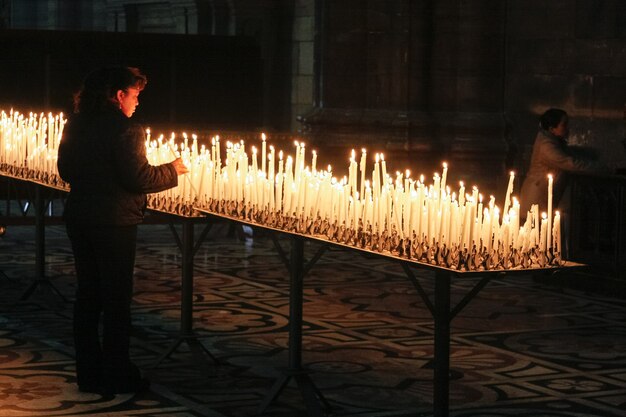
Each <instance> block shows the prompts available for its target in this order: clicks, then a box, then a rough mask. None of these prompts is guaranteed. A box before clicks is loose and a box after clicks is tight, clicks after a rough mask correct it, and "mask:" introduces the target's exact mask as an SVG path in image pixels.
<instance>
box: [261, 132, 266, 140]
mask: <svg viewBox="0 0 626 417" xmlns="http://www.w3.org/2000/svg"><path fill="white" fill-rule="evenodd" d="M261 139H262V140H263V142H265V133H261Z"/></svg>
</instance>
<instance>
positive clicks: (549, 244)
mask: <svg viewBox="0 0 626 417" xmlns="http://www.w3.org/2000/svg"><path fill="white" fill-rule="evenodd" d="M552 183H553V179H552V174H548V224H547V226H546V227H547V228H548V232H547V233H546V250H548V249H551V248H552V233H551V232H552Z"/></svg>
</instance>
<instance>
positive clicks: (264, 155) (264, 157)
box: [261, 133, 267, 175]
mask: <svg viewBox="0 0 626 417" xmlns="http://www.w3.org/2000/svg"><path fill="white" fill-rule="evenodd" d="M261 140H262V141H263V143H262V144H261V171H263V174H265V175H267V170H266V167H265V164H266V163H267V145H266V143H265V133H261Z"/></svg>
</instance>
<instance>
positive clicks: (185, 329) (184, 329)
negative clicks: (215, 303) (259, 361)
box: [153, 219, 218, 366]
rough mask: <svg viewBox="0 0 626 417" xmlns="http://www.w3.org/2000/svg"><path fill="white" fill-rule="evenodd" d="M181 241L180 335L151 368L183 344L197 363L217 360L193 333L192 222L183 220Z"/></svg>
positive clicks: (206, 229)
mask: <svg viewBox="0 0 626 417" xmlns="http://www.w3.org/2000/svg"><path fill="white" fill-rule="evenodd" d="M182 227H183V232H182V240H177V241H179V246H180V250H181V253H182V281H181V301H180V302H181V308H180V333H179V335H178V337H177V338H176V340H175V341H174V343H172V345H171V346H170V347H169V348H168V349H167V351H166V352H165V353H163V354H162V355H161V357H160V358H159V359H158V360H157V362H156V363H155V364H154V365H153V366H157V365H159V364H160V363H161V362H163V361H164V360H165V359H166V358H168V357H169V356H170V355H171V354H172V353H174V352H175V351H176V349H177V348H178V347H179V346H180V345H181V343H183V342H185V343H187V345H188V346H189V350H190V351H191V353H192V355H193V357H194V359H195V360H196V361H197V362H198V363H202V362H204V359H205V358H204V354H206V355H207V356H209V357H210V358H211V359H212V360H213V361H214V362H215V363H218V360H217V359H216V358H215V356H213V354H212V353H211V352H210V351H209V350H208V349H207V348H206V347H205V346H204V345H203V344H202V343H201V342H200V341H199V340H198V337H197V336H196V334H195V333H194V331H193V258H194V255H195V252H196V250H197V246H195V245H194V236H193V235H194V222H193V221H192V220H187V219H185V220H183V222H182ZM209 230H210V224H209V225H207V227H206V228H205V230H204V231H203V233H202V236H201V237H200V239H199V240H198V245H199V244H200V243H202V240H204V237H205V236H206V234H207V233H208V231H209Z"/></svg>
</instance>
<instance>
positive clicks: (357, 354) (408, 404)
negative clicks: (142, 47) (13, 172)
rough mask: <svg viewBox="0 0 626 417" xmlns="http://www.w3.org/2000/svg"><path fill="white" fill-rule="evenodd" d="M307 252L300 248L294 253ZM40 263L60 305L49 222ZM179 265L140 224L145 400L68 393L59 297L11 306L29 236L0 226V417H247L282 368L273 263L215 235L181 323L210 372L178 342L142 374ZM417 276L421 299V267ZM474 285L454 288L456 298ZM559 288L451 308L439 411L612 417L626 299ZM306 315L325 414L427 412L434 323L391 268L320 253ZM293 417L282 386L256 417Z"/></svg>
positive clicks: (549, 285)
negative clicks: (206, 353)
mask: <svg viewBox="0 0 626 417" xmlns="http://www.w3.org/2000/svg"><path fill="white" fill-rule="evenodd" d="M201 227H202V226H201V225H198V226H196V228H197V229H196V236H198V235H199V234H200V229H201ZM281 244H282V245H283V247H284V248H285V249H288V246H289V243H288V241H281ZM317 248H318V246H317V244H315V243H310V244H309V243H308V244H307V245H306V247H305V251H306V253H307V256H308V257H311V256H312V254H313V253H315V252H316V251H317ZM46 261H47V266H46V273H47V275H48V277H50V279H51V282H52V283H53V284H54V286H55V287H56V288H58V289H59V290H60V291H61V292H62V293H63V294H64V295H65V296H66V297H68V298H70V299H71V298H72V295H73V291H74V282H73V277H72V275H73V265H72V256H71V252H70V249H69V246H68V241H67V238H66V236H65V231H64V228H63V227H62V226H50V227H48V228H47V229H46ZM180 261H181V258H180V253H179V251H178V249H177V247H176V245H175V242H174V239H173V237H172V234H171V231H170V230H169V228H168V227H167V226H166V225H143V226H141V227H140V236H139V243H138V256H137V265H136V284H135V298H134V307H133V308H134V325H135V333H134V338H133V341H132V346H133V357H134V360H135V361H136V362H137V363H138V364H139V365H140V366H141V367H142V368H144V370H145V373H146V374H147V375H148V376H149V377H150V378H151V380H152V381H153V386H152V388H151V391H150V392H149V393H147V394H143V395H140V396H132V395H118V396H109V397H103V396H100V395H96V394H81V393H79V392H78V391H77V389H76V386H75V384H74V375H73V351H72V346H71V304H70V303H64V302H63V301H62V300H61V298H60V297H58V296H57V295H56V294H55V293H54V292H52V291H51V290H50V288H48V287H47V286H40V287H38V289H37V290H36V291H35V292H34V294H33V295H32V296H31V297H30V298H29V299H28V300H26V301H23V302H19V298H20V295H21V294H23V292H24V291H25V290H26V288H27V287H28V285H29V284H30V283H31V281H32V279H33V275H34V273H35V266H34V228H33V227H30V226H11V227H9V229H8V231H7V234H6V235H5V236H3V237H1V238H0V271H1V273H0V289H1V291H0V416H3V417H4V416H86V415H89V416H96V417H105V416H106V417H112V416H116V417H117V416H151V417H157V416H159V417H164V416H172V417H188V416H217V417H219V416H232V417H244V416H253V415H257V408H258V406H259V404H260V403H261V402H262V400H263V398H264V397H265V395H266V394H267V393H268V392H269V389H270V387H271V386H272V384H273V382H274V381H275V380H276V378H277V377H278V376H279V375H280V370H279V368H281V367H284V366H286V364H287V360H288V357H287V349H286V348H287V341H288V340H287V331H286V330H287V327H286V326H287V323H288V320H287V319H288V302H287V296H288V278H287V272H286V269H285V266H284V264H283V262H282V260H281V258H280V257H279V256H278V255H277V252H276V250H275V248H274V245H273V243H272V241H271V239H269V237H268V236H266V235H263V233H256V234H254V236H252V234H251V233H248V234H247V235H246V238H245V239H243V240H242V239H239V238H237V236H236V235H232V234H229V230H228V227H227V226H226V225H218V226H216V227H214V228H213V230H212V231H211V233H210V234H209V236H208V239H207V240H206V241H205V242H204V243H203V244H202V246H201V247H200V249H199V250H198V252H197V254H196V257H195V269H194V274H195V285H194V289H193V293H194V300H195V308H194V328H195V331H196V334H197V335H198V337H199V340H201V342H202V343H203V344H204V346H206V347H207V348H208V349H209V350H210V352H211V353H212V354H213V355H214V356H215V357H217V358H218V360H219V365H216V364H214V363H212V362H211V361H210V360H209V359H207V360H198V358H197V357H196V356H194V355H193V354H192V352H190V350H189V348H188V346H187V345H186V344H185V343H183V344H182V345H181V346H180V347H179V348H178V349H177V350H176V351H175V352H174V354H173V355H171V356H170V357H169V358H167V359H166V360H165V361H163V362H162V363H161V364H160V365H159V366H156V367H154V366H153V365H154V364H155V362H156V360H157V359H158V358H159V356H160V355H161V354H162V353H163V352H165V351H166V350H167V349H168V348H169V347H170V346H171V344H172V343H173V342H174V341H175V340H176V338H177V335H178V333H177V332H178V329H179V320H180V308H179V306H180ZM415 273H416V275H417V276H418V278H419V279H420V280H421V282H422V283H423V285H424V287H425V289H426V291H427V292H429V293H431V292H432V279H433V276H432V275H433V274H432V273H431V272H427V271H419V270H416V271H415ZM567 278H568V277H567V276H564V277H563V276H562V277H561V278H560V281H567ZM473 284H475V281H473V280H462V281H458V282H454V283H453V285H454V288H453V300H456V301H458V300H459V299H460V297H461V296H462V295H463V294H465V293H466V292H467V291H469V289H470V288H471V286H472V285H473ZM568 288H569V287H568V286H565V287H563V286H562V285H555V284H554V283H553V282H552V281H550V280H548V281H540V282H535V281H534V280H533V279H532V278H531V277H530V276H526V275H522V276H516V277H514V278H504V279H501V280H497V281H494V282H492V283H490V284H489V285H488V286H487V287H486V288H485V289H483V291H482V292H481V293H480V294H479V295H478V297H477V298H476V299H475V300H474V301H473V302H472V303H470V304H469V305H468V306H467V308H466V309H465V310H463V312H462V313H461V314H460V315H459V316H458V317H457V318H456V319H455V320H454V321H453V322H452V349H451V366H452V369H453V373H452V375H453V377H454V380H453V381H452V384H451V394H450V399H451V415H453V416H457V417H460V416H463V417H469V416H493V417H495V416H528V417H530V416H532V417H539V416H545V417H548V416H549V417H574V416H587V417H589V416H597V417H600V416H602V417H610V416H624V409H626V303H625V302H624V300H623V299H616V298H610V297H608V296H601V295H598V294H597V293H586V292H582V291H578V290H573V289H568ZM304 322H305V323H304V338H303V361H304V363H305V365H307V366H308V367H309V368H310V369H311V370H312V371H313V372H312V373H311V378H312V380H313V381H314V382H315V384H316V385H317V386H318V388H319V389H320V390H321V391H322V392H323V394H324V395H325V397H326V399H327V400H328V402H329V403H330V404H331V406H332V410H333V411H332V412H333V415H337V416H344V415H351V416H360V417H374V416H376V417H382V416H409V415H410V416H428V415H432V405H431V401H432V399H431V398H432V390H433V388H432V376H433V371H432V368H431V367H430V362H429V359H430V358H431V355H432V351H433V340H432V339H433V338H432V335H433V326H432V320H431V318H430V313H429V312H428V310H427V309H426V308H425V307H424V305H423V302H422V301H421V299H420V298H419V297H418V295H417V294H416V291H415V289H414V288H413V286H412V285H411V284H410V282H409V280H408V279H407V278H406V276H405V275H404V273H403V272H402V269H401V268H400V267H399V266H398V265H397V264H394V263H392V262H390V261H388V260H385V259H382V258H376V257H366V256H363V255H361V254H358V253H355V252H350V251H345V250H339V249H331V250H329V251H328V252H326V253H325V254H324V256H323V257H322V258H321V259H320V260H319V262H318V263H317V264H316V265H315V266H314V267H313V269H311V271H310V272H309V274H308V275H307V276H306V278H305V288H304ZM304 410H305V408H304V405H303V401H302V398H301V396H300V393H299V391H298V390H297V388H296V387H295V386H294V385H293V384H290V385H288V386H287V388H286V389H285V390H284V392H283V393H282V395H281V396H280V397H279V398H278V399H277V401H275V402H274V403H272V404H271V405H270V407H269V408H268V409H267V410H266V412H265V414H264V415H266V416H276V417H283V416H284V417H287V416H300V415H306V413H305V411H304Z"/></svg>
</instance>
